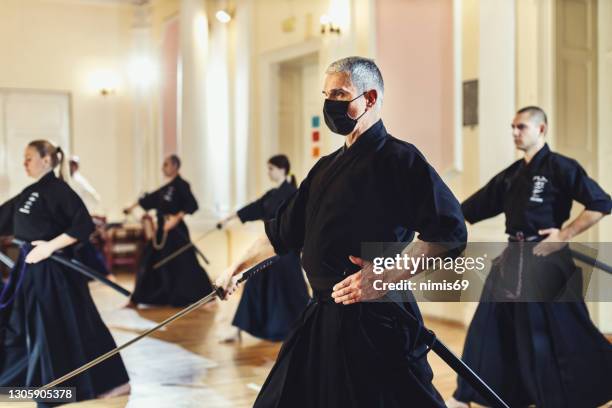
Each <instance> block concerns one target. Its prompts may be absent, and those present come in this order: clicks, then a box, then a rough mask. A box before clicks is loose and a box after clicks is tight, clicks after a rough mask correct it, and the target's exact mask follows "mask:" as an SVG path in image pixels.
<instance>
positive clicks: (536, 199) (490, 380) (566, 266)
mask: <svg viewBox="0 0 612 408" xmlns="http://www.w3.org/2000/svg"><path fill="white" fill-rule="evenodd" d="M547 131H548V121H547V118H546V114H545V112H544V111H543V110H542V109H541V108H539V107H537V106H528V107H525V108H523V109H520V110H519V111H518V112H517V113H516V115H515V117H514V119H513V121H512V136H513V139H514V143H515V145H516V148H517V149H518V150H520V151H522V152H524V157H523V158H522V159H520V160H517V161H516V162H514V163H513V164H512V165H510V166H509V167H508V168H506V169H505V170H503V171H502V172H500V173H499V174H497V175H496V176H495V177H493V178H492V179H491V181H490V182H489V183H487V184H486V185H485V186H484V187H483V188H481V189H480V190H478V191H477V192H476V193H474V194H473V195H472V196H470V197H469V198H468V199H467V200H465V201H464V202H463V204H462V210H463V214H464V216H465V219H466V220H467V221H468V222H470V223H472V224H473V223H476V222H480V221H482V220H484V219H487V218H491V217H494V216H496V215H498V214H501V213H503V214H504V215H505V217H506V233H507V234H508V240H509V241H510V244H509V245H508V247H507V248H506V250H505V251H504V254H503V255H502V256H500V258H498V262H496V263H495V266H494V267H493V268H492V270H491V272H490V273H489V277H494V278H496V277H497V276H498V275H503V276H504V278H505V280H506V281H508V280H509V278H508V277H511V278H512V277H517V276H518V278H515V279H512V280H511V281H510V282H511V283H513V282H518V283H519V284H520V285H517V286H516V288H517V289H518V290H519V291H525V290H528V289H529V288H530V287H536V288H537V289H539V290H540V291H542V290H544V293H550V294H552V295H556V294H557V293H558V291H557V290H556V289H557V288H563V287H564V286H565V285H566V284H567V283H570V282H571V280H570V278H571V277H572V276H573V275H574V274H575V273H576V265H575V264H574V262H573V259H572V255H571V253H570V250H569V248H568V246H567V243H568V242H569V241H570V240H571V239H572V238H573V237H574V236H575V235H577V234H580V233H582V232H583V231H586V230H587V229H589V228H591V227H592V226H593V225H595V224H596V223H597V222H598V221H599V220H600V219H601V218H602V217H603V216H604V215H607V214H610V210H611V209H612V201H611V200H610V196H609V195H608V194H607V193H606V192H605V191H603V190H602V189H601V187H600V186H599V185H598V184H597V183H596V182H595V181H594V180H592V179H591V178H590V177H589V176H588V175H587V173H586V172H585V171H584V169H583V168H582V166H580V164H579V163H578V162H576V161H575V160H573V159H570V158H568V157H565V156H562V155H560V154H558V153H555V152H553V151H551V150H550V148H549V147H548V145H547V144H546V134H547ZM574 200H575V201H578V202H579V203H581V204H582V205H584V207H585V208H584V210H582V212H581V213H580V214H579V215H578V216H577V217H576V218H575V219H574V220H572V221H570V222H568V220H569V218H570V210H571V207H572V202H573V201H574ZM513 243H514V244H513ZM564 277H567V283H566V282H565V281H564V280H563V278H564ZM559 278H561V279H559ZM488 279H489V278H488ZM579 280H580V283H582V276H580V279H579ZM557 281H559V283H557ZM534 282H536V283H538V284H537V285H534V284H533V283H534ZM494 289H497V288H494ZM551 289H553V290H551ZM534 293H535V292H534ZM539 293H540V292H537V293H536V294H539ZM518 295H522V293H518ZM527 295H528V296H527V297H523V299H521V301H519V302H507V301H499V300H498V299H493V301H488V302H481V303H480V304H479V305H478V308H477V309H476V313H475V314H474V317H473V319H472V322H471V324H470V327H469V330H468V335H467V338H466V341H465V345H464V351H463V359H464V361H465V362H466V363H467V364H468V365H469V366H470V367H472V368H473V369H474V370H475V371H476V373H477V374H478V375H480V376H481V377H482V378H483V380H485V382H486V383H487V384H488V385H489V386H491V388H493V389H494V390H495V391H496V392H498V393H499V394H500V396H501V397H502V398H503V399H504V400H505V401H506V402H507V403H508V404H509V405H510V406H511V407H527V406H530V405H532V404H535V406H537V407H555V408H556V407H560V408H563V407H567V408H570V407H598V406H600V405H603V404H605V403H606V402H608V401H610V400H612V386H611V385H612V383H611V382H610V372H612V345H610V343H609V342H608V340H607V339H606V338H605V337H604V336H603V335H602V334H601V333H600V332H599V331H598V330H597V328H596V327H595V325H594V324H593V323H592V322H591V319H590V317H589V313H588V310H587V308H586V305H585V304H584V300H583V299H582V297H581V295H582V293H581V292H579V295H580V296H579V297H578V298H574V299H571V300H563V299H562V300H559V299H556V298H553V297H550V299H548V298H545V299H544V300H546V301H542V300H541V299H538V298H536V299H533V298H532V299H530V298H529V295H530V293H529V292H528V293H527ZM453 396H454V398H453V399H452V400H450V401H448V402H447V405H448V406H449V407H452V408H459V407H462V408H465V407H468V406H469V404H470V403H471V402H477V403H479V404H486V401H485V400H483V399H482V397H481V396H480V395H479V394H478V393H477V392H476V391H475V390H474V389H473V388H472V387H471V386H470V385H469V384H467V383H466V382H465V381H464V380H463V379H461V378H459V379H458V387H457V390H456V391H455V393H454V395H453Z"/></svg>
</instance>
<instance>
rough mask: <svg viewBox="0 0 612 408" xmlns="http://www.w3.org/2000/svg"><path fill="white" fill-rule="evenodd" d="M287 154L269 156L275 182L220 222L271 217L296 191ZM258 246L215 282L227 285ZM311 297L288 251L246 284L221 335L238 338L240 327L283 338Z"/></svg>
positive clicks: (262, 335) (295, 257)
mask: <svg viewBox="0 0 612 408" xmlns="http://www.w3.org/2000/svg"><path fill="white" fill-rule="evenodd" d="M290 170H291V165H290V163H289V159H288V158H287V156H285V155H283V154H279V155H276V156H272V157H271V158H270V159H269V160H268V177H269V178H270V180H271V181H272V182H273V183H274V184H275V185H276V187H275V188H273V189H271V190H269V191H268V192H266V193H265V194H264V195H263V196H262V197H260V198H259V199H257V200H255V201H253V202H252V203H250V204H248V205H246V206H244V207H242V208H241V209H240V210H238V211H237V212H235V213H233V214H231V215H230V216H229V217H227V218H225V219H224V220H223V221H221V222H220V224H221V225H222V226H225V225H227V223H228V222H229V221H230V220H232V219H235V218H238V219H239V220H240V221H241V222H243V223H244V222H248V221H256V220H269V219H271V218H274V214H275V213H276V210H277V209H278V207H279V206H280V205H281V204H282V203H283V202H284V201H286V200H287V199H289V198H290V197H291V196H292V195H293V194H294V193H295V192H296V191H297V186H296V181H295V176H293V175H290ZM257 250H258V245H257V242H255V243H254V244H253V245H252V246H251V247H250V248H249V250H247V251H246V252H245V254H244V255H243V256H241V257H240V259H239V260H238V261H237V262H235V263H234V264H233V265H232V266H231V267H230V268H229V269H228V270H227V271H226V273H225V274H224V275H223V276H221V277H220V278H219V279H218V280H217V286H220V287H225V286H227V281H229V280H230V279H231V278H232V276H233V275H234V274H235V272H236V271H237V270H240V269H241V265H242V263H243V261H244V260H245V259H249V258H251V257H253V256H254V255H255V254H253V251H257ZM309 299H310V297H309V296H308V290H307V286H306V282H305V281H304V276H303V273H302V266H301V264H300V255H299V253H297V252H296V251H291V252H289V253H288V254H287V255H284V256H282V257H281V259H280V260H279V261H278V262H277V263H275V264H274V265H272V267H270V270H268V271H267V272H266V273H261V274H256V275H255V276H253V277H252V278H250V279H249V280H248V281H247V282H246V284H245V286H244V292H243V294H242V298H241V300H240V304H239V305H238V310H237V311H236V314H235V316H234V319H233V321H232V325H233V326H234V328H235V329H234V330H231V331H229V332H228V333H225V334H224V335H223V336H222V340H224V341H232V340H235V339H239V338H240V330H243V331H246V332H247V333H249V334H251V335H253V336H255V337H259V338H261V339H266V340H270V341H282V340H284V339H285V337H286V336H287V334H288V333H289V329H290V328H291V327H292V326H293V324H294V323H295V322H296V320H297V319H298V317H299V316H300V314H301V313H302V312H303V311H304V308H305V307H306V304H307V303H308V300H309Z"/></svg>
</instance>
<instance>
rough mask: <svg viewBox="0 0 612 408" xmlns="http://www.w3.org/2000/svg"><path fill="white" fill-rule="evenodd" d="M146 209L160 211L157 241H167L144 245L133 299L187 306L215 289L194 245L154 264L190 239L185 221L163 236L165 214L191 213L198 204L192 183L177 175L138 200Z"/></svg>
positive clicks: (154, 303) (134, 300) (139, 301)
mask: <svg viewBox="0 0 612 408" xmlns="http://www.w3.org/2000/svg"><path fill="white" fill-rule="evenodd" d="M138 202H139V204H140V206H141V207H142V208H144V209H145V210H150V209H155V210H157V229H158V230H157V232H156V237H155V239H156V241H157V242H158V243H159V244H162V243H163V244H164V245H163V246H162V247H161V248H160V249H156V248H155V247H154V246H153V243H152V242H150V243H149V244H147V246H146V247H145V249H144V251H143V254H142V258H141V261H140V266H139V268H138V275H137V277H136V286H135V288H134V292H133V293H132V299H131V300H132V302H134V303H136V304H151V305H170V306H177V307H180V306H185V305H188V304H190V303H193V302H195V301H196V300H199V299H201V298H202V297H204V296H206V295H208V294H209V293H211V292H212V290H213V289H212V284H211V282H210V279H209V278H208V275H207V273H206V271H205V270H204V268H202V266H200V263H199V262H198V259H197V257H196V252H195V250H194V249H193V248H190V249H188V250H187V251H185V252H183V253H182V254H180V255H178V256H177V257H175V258H174V259H172V260H171V261H169V262H168V263H166V264H165V265H163V266H161V267H159V268H157V269H153V265H155V264H156V263H157V262H159V261H161V260H162V259H165V258H166V257H167V256H169V255H171V254H172V253H174V252H175V251H176V250H177V249H179V248H181V247H182V246H184V245H185V244H188V243H189V242H190V238H189V229H188V228H187V224H185V223H184V222H183V221H181V222H179V223H178V224H177V226H176V227H174V228H173V229H171V230H170V231H168V233H167V238H166V239H165V242H164V239H163V232H162V231H163V226H164V217H165V216H166V215H172V214H177V213H179V212H181V211H182V212H184V213H186V214H192V213H194V212H195V211H196V210H197V209H198V204H197V201H196V199H195V197H194V196H193V194H192V193H191V189H190V187H189V183H187V182H186V181H185V180H183V179H182V178H181V177H180V176H176V177H175V178H174V179H173V180H172V181H171V182H170V183H168V184H166V185H164V186H163V187H161V188H160V189H159V190H157V191H155V192H153V193H151V194H146V195H145V196H144V197H142V198H141V199H140V200H139V201H138Z"/></svg>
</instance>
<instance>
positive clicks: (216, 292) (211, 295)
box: [40, 255, 279, 390]
mask: <svg viewBox="0 0 612 408" xmlns="http://www.w3.org/2000/svg"><path fill="white" fill-rule="evenodd" d="M278 259H279V256H278V255H276V256H273V257H271V258H268V259H266V260H264V261H262V262H260V263H258V264H257V265H255V266H254V267H252V268H250V269H249V270H247V271H246V272H243V273H242V276H241V277H240V279H239V280H238V283H242V282H244V281H246V280H247V279H249V278H250V277H251V276H253V275H254V274H256V273H257V272H260V271H262V270H264V269H266V268H268V267H269V266H270V265H272V264H273V263H274V262H276V261H277V260H278ZM215 297H219V298H221V299H222V298H224V297H225V293H224V291H223V289H222V288H214V290H213V291H212V292H211V293H209V294H208V295H206V296H204V297H203V298H202V299H200V300H198V301H197V302H195V303H192V304H191V305H189V306H187V307H186V308H184V309H182V310H180V311H178V312H177V313H175V314H173V315H172V316H170V317H168V318H167V319H166V320H164V321H163V322H161V323H159V324H158V325H157V326H155V327H152V328H150V329H149V330H146V331H145V332H143V333H141V334H139V335H138V336H136V337H134V338H133V339H131V340H129V341H127V342H125V343H124V344H122V345H121V346H118V347H116V348H114V349H112V350H111V351H109V352H107V353H104V354H102V355H101V356H100V357H97V358H95V359H93V360H92V361H90V362H89V363H86V364H84V365H82V366H81V367H79V368H77V369H75V370H73V371H71V372H69V373H68V374H66V375H64V376H62V377H60V378H58V379H57V380H53V381H51V382H50V383H49V384H47V385H44V386H42V387H41V388H40V389H41V390H46V389H49V388H53V387H55V386H56V385H58V384H61V383H63V382H65V381H68V380H69V379H71V378H72V377H75V376H77V375H79V374H81V373H82V372H84V371H86V370H88V369H90V368H91V367H93V366H95V365H97V364H100V363H101V362H103V361H105V360H108V359H109V358H111V357H113V356H114V355H116V354H117V353H119V352H120V351H121V350H123V349H125V348H126V347H129V346H130V345H132V344H134V343H136V342H137V341H139V340H141V339H142V338H144V337H146V336H148V335H149V334H151V333H153V332H155V331H157V330H159V329H161V328H162V327H164V326H167V325H168V324H170V323H172V322H173V321H175V320H177V319H180V318H181V317H183V316H185V315H186V314H188V313H191V312H192V311H194V310H195V309H197V308H199V307H200V306H202V305H204V304H206V303H208V302H210V301H211V300H213V299H214V298H215Z"/></svg>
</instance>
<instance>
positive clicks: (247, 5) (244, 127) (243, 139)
mask: <svg viewBox="0 0 612 408" xmlns="http://www.w3.org/2000/svg"><path fill="white" fill-rule="evenodd" d="M251 19H252V4H251V1H250V0H244V1H240V2H238V3H237V4H236V17H235V23H234V29H235V33H234V42H233V44H232V47H233V49H234V58H233V61H234V70H233V72H234V77H233V84H234V90H233V96H234V99H233V103H232V107H233V130H234V139H233V140H234V142H233V143H234V146H233V147H234V148H233V164H234V166H233V168H234V173H233V181H234V194H233V202H232V206H234V207H235V206H236V205H241V204H243V203H245V202H246V200H247V199H248V197H247V191H248V164H249V158H248V149H249V142H250V139H251V138H250V136H251V132H250V126H249V125H250V123H249V120H250V114H249V113H250V111H249V107H250V105H251V99H250V98H251V84H250V78H251V35H252V31H251V27H252V25H251V21H252V20H251Z"/></svg>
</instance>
